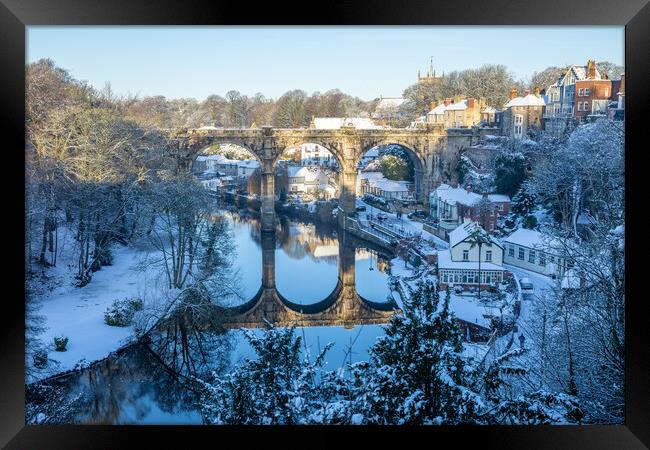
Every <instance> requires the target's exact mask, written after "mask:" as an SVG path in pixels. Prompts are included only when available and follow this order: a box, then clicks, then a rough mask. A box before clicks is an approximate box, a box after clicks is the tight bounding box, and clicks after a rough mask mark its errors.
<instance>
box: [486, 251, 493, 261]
mask: <svg viewBox="0 0 650 450" xmlns="http://www.w3.org/2000/svg"><path fill="white" fill-rule="evenodd" d="M485 260H486V261H492V250H488V251H486V252H485Z"/></svg>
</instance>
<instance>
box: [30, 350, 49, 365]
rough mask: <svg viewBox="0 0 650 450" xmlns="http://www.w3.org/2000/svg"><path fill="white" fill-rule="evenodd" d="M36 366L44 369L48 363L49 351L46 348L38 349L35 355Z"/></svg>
mask: <svg viewBox="0 0 650 450" xmlns="http://www.w3.org/2000/svg"><path fill="white" fill-rule="evenodd" d="M33 361H34V367H38V368H39V369H42V368H43V367H45V366H46V365H47V352H46V351H45V350H42V349H41V350H36V351H35V352H34V356H33Z"/></svg>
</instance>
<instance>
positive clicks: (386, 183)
mask: <svg viewBox="0 0 650 450" xmlns="http://www.w3.org/2000/svg"><path fill="white" fill-rule="evenodd" d="M411 185H412V183H409V182H408V181H393V180H389V179H387V178H385V177H384V175H383V174H382V173H381V172H361V173H360V174H359V176H358V177H357V192H358V193H360V194H361V195H363V194H372V195H376V196H377V197H382V198H384V199H386V200H395V199H399V200H411V199H412V198H413V195H412V192H411V189H410V186H411Z"/></svg>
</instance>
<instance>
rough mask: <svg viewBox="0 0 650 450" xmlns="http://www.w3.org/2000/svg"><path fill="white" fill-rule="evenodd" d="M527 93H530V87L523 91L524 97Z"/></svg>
mask: <svg viewBox="0 0 650 450" xmlns="http://www.w3.org/2000/svg"><path fill="white" fill-rule="evenodd" d="M527 95H530V89H526V90H525V91H524V97H526V96H527Z"/></svg>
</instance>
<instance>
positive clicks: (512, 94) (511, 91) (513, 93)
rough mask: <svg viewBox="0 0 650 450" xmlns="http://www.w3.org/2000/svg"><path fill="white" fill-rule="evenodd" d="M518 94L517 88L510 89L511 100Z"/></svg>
mask: <svg viewBox="0 0 650 450" xmlns="http://www.w3.org/2000/svg"><path fill="white" fill-rule="evenodd" d="M516 96H517V88H512V89H510V100H512V99H513V98H515V97H516Z"/></svg>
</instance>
